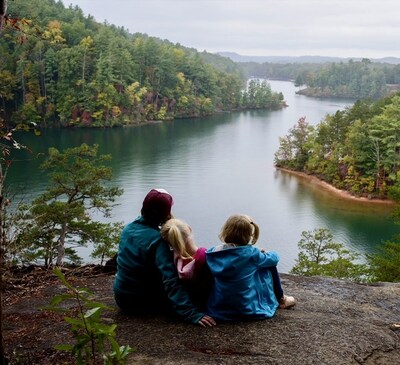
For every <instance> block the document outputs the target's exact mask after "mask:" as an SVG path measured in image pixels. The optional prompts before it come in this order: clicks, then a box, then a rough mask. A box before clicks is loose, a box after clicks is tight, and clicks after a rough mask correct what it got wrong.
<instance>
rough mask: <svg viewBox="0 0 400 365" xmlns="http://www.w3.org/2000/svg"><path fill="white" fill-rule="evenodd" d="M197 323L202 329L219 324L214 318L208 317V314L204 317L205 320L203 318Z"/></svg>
mask: <svg viewBox="0 0 400 365" xmlns="http://www.w3.org/2000/svg"><path fill="white" fill-rule="evenodd" d="M197 323H198V324H199V325H200V326H202V327H212V326H215V325H216V324H217V322H215V320H214V318H212V317H210V316H208V315H207V314H206V315H205V316H203V318H201V319H200V321H198V322H197Z"/></svg>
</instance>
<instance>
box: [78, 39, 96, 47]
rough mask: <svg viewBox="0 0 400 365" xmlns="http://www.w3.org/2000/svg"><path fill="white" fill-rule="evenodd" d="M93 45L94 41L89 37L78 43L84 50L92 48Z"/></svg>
mask: <svg viewBox="0 0 400 365" xmlns="http://www.w3.org/2000/svg"><path fill="white" fill-rule="evenodd" d="M93 44H94V40H93V38H92V37H91V36H87V37H85V38H83V39H82V40H81V41H80V43H79V45H80V46H82V47H83V48H86V49H88V48H91V47H92V46H93Z"/></svg>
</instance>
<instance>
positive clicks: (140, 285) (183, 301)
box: [114, 189, 215, 327]
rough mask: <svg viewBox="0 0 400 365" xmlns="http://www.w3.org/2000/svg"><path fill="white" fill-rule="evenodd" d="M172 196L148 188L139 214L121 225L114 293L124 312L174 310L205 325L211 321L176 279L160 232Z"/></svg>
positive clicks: (172, 263)
mask: <svg viewBox="0 0 400 365" xmlns="http://www.w3.org/2000/svg"><path fill="white" fill-rule="evenodd" d="M172 204H173V199H172V196H171V195H170V194H168V193H167V192H166V191H165V190H163V189H152V190H151V191H150V192H149V193H148V194H147V195H146V197H145V199H144V201H143V207H142V210H141V216H140V217H138V218H137V219H135V220H134V221H133V222H131V223H129V224H128V225H126V226H125V228H124V230H123V231H122V234H121V239H120V243H119V249H118V256H117V275H116V277H115V280H114V296H115V301H116V303H117V305H118V306H119V307H120V309H121V310H122V311H124V312H126V313H128V314H134V313H136V314H141V313H155V312H164V313H168V312H171V311H173V312H175V313H177V314H178V315H180V316H181V317H182V318H183V319H185V320H187V321H189V322H192V323H198V324H200V325H202V326H203V327H205V326H213V325H215V321H214V320H213V318H211V317H210V316H208V315H206V314H205V313H202V312H200V311H199V310H198V309H197V308H196V307H195V306H194V305H193V303H192V301H191V299H190V296H189V294H188V293H187V291H186V290H185V288H184V286H183V285H182V283H181V282H180V279H179V277H178V274H177V271H176V267H175V264H174V260H173V251H172V250H171V249H170V247H169V245H168V244H167V242H165V241H164V240H163V239H162V238H161V235H160V230H159V229H160V225H161V224H162V223H164V222H165V221H166V220H167V219H168V218H170V217H171V207H172Z"/></svg>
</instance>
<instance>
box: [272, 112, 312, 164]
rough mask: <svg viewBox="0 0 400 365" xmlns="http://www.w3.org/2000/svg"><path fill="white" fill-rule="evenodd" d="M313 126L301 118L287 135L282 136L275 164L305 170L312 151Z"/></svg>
mask: <svg viewBox="0 0 400 365" xmlns="http://www.w3.org/2000/svg"><path fill="white" fill-rule="evenodd" d="M312 133H313V127H312V126H310V125H309V124H308V123H307V122H306V118H305V117H303V118H300V119H299V121H298V122H297V124H296V125H295V126H294V127H293V128H291V129H290V130H289V133H288V134H287V135H286V136H285V137H281V138H280V146H279V149H278V151H277V152H276V153H275V164H276V165H277V166H279V167H284V168H289V169H294V170H297V171H304V170H305V168H306V164H307V161H308V157H309V155H310V153H311V149H310V145H309V141H310V138H311V137H312Z"/></svg>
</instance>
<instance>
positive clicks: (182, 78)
mask: <svg viewBox="0 0 400 365" xmlns="http://www.w3.org/2000/svg"><path fill="white" fill-rule="evenodd" d="M176 77H177V78H178V80H179V83H181V84H184V83H185V81H186V78H185V74H184V73H183V72H178V73H177V74H176Z"/></svg>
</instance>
